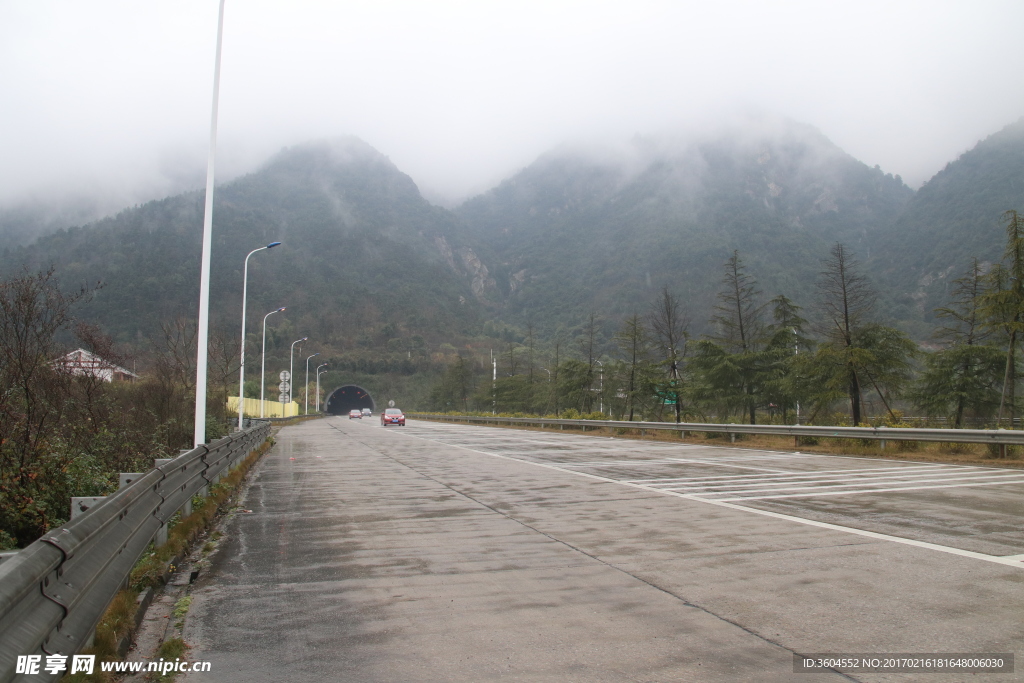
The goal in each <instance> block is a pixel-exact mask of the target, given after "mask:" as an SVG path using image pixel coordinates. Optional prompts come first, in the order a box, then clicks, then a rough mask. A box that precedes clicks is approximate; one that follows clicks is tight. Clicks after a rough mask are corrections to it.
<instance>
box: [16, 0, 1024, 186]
mask: <svg viewBox="0 0 1024 683" xmlns="http://www.w3.org/2000/svg"><path fill="white" fill-rule="evenodd" d="M216 14H217V0H201V1H200V0H174V1H173V2H170V1H165V0H122V1H114V0H0V206H2V205H11V204H12V203H14V202H18V201H21V200H22V199H24V198H25V197H28V196H31V195H33V194H35V195H39V194H41V193H48V192H50V191H52V190H60V191H64V192H95V193H99V194H105V195H108V196H116V197H125V198H127V199H131V200H133V201H139V200H142V199H147V198H152V197H156V196H162V195H164V194H167V193H169V192H176V191H179V190H180V189H182V188H183V187H200V186H202V184H203V182H204V173H205V157H206V150H207V141H208V135H209V132H208V129H209V116H210V101H211V91H212V79H213V56H214V45H215V38H216ZM1022 28H1024V2H1021V0H1006V1H1002V0H998V1H997V0H993V1H989V2H985V1H984V0H963V1H961V2H944V1H942V0H928V1H923V2H899V0H896V1H893V0H886V1H884V2H874V1H872V2H868V1H865V0H857V1H856V2H853V1H849V0H848V1H845V2H838V1H836V2H833V1H829V0H814V1H810V2H766V1H763V0H762V1H760V2H722V1H721V0H717V1H715V2H710V1H709V0H702V1H701V2H682V1H675V2H662V1H644V0H628V1H627V0H609V1H605V2H603V1H601V0H581V1H579V2H576V1H568V0H541V1H536V2H535V1H533V0H516V1H515V2H484V1H478V2H456V1H452V0H429V1H423V2H396V1H390V0H372V1H371V0H361V1H359V2H341V1H339V0H333V1H324V0H321V1H316V0H288V1H287V2H283V1H280V0H279V1H277V2H271V1H269V0H244V1H243V0H227V9H226V19H225V34H224V60H223V72H222V88H221V105H220V125H219V136H220V144H219V147H218V149H219V152H218V154H219V157H218V179H219V180H226V179H228V178H230V177H231V176H234V175H237V174H239V173H244V172H246V171H249V170H252V169H253V168H255V167H256V166H258V165H259V163H261V162H262V161H263V160H265V159H266V157H268V156H269V155H270V154H272V153H273V152H274V151H276V150H277V149H279V148H280V147H282V146H285V145H289V144H295V143H300V142H303V141H306V140H310V139H316V138H325V137H335V136H340V135H349V134H351V135H356V136H358V137H360V138H362V139H363V140H365V141H366V142H368V143H369V144H371V145H373V146H374V147H376V148H377V149H378V150H380V151H381V152H383V153H384V154H386V155H388V156H389V157H390V158H391V160H392V161H394V162H395V164H396V165H397V166H398V167H399V168H400V169H402V170H403V171H405V172H406V173H408V174H409V175H411V176H412V177H413V179H414V180H415V181H416V182H417V184H419V185H420V187H421V188H422V189H423V190H424V191H425V193H427V194H428V196H433V197H441V196H445V197H448V198H449V199H458V198H462V197H465V196H467V195H469V194H471V193H475V192H478V191H482V190H484V189H487V188H488V187H490V186H492V185H493V184H495V183H496V182H497V181H499V180H501V179H502V178H504V177H507V176H508V175H510V174H511V173H512V172H514V171H516V170H518V169H519V168H521V167H523V166H525V165H527V164H528V163H530V162H531V161H532V160H533V159H534V158H535V157H536V156H538V155H539V154H541V153H543V152H544V151H546V150H547V149H549V148H551V147H553V146H555V145H557V144H559V143H561V142H565V141H573V140H578V139H588V140H599V139H608V140H609V141H613V142H617V141H619V140H622V139H625V138H629V137H631V136H632V135H634V134H635V133H641V134H658V133H663V132H669V131H673V130H675V129H678V128H686V127H687V126H690V125H693V122H694V121H699V120H704V119H706V118H707V117H709V116H712V117H713V116H715V115H716V114H717V113H719V112H724V111H730V110H734V109H737V108H747V107H754V108H758V109H763V110H767V111H769V112H772V113H776V114H780V115H783V116H789V117H792V118H795V119H797V120H800V121H803V122H806V123H810V124H812V125H814V126H816V127H817V128H819V129H820V130H821V131H822V132H823V133H824V134H825V135H827V136H828V137H829V138H831V139H832V140H833V141H834V142H835V143H836V144H838V145H839V146H841V147H843V148H844V149H845V150H847V151H848V152H850V153H851V154H853V155H854V156H855V157H857V158H859V159H860V160H862V161H864V162H865V163H867V164H869V165H871V166H874V165H875V164H879V165H881V167H882V168H883V169H884V170H886V171H888V172H891V173H899V174H901V175H902V176H903V178H904V179H905V180H906V181H907V182H909V183H910V184H912V185H913V186H915V187H916V186H918V185H920V183H922V182H923V181H925V180H927V179H928V178H929V177H930V176H931V175H932V174H934V173H935V172H936V171H938V170H939V169H941V168H942V166H943V165H945V163H946V162H947V161H950V160H952V159H955V158H956V157H957V155H959V154H960V153H962V152H964V151H966V150H967V149H969V148H970V147H972V146H973V145H974V144H975V143H976V142H977V141H978V140H979V139H982V138H984V137H986V136H987V135H989V134H991V133H993V132H995V131H997V130H999V129H1000V128H1002V127H1003V126H1005V125H1007V124H1009V123H1011V122H1013V121H1015V120H1017V119H1018V118H1019V117H1021V116H1022V115H1024V87H1022V85H1024V83H1022V81H1024V50H1022V49H1021V47H1020V41H1021V38H1020V36H1021V29H1022Z"/></svg>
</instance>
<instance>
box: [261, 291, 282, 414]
mask: <svg viewBox="0 0 1024 683" xmlns="http://www.w3.org/2000/svg"><path fill="white" fill-rule="evenodd" d="M284 309H285V307H284V306H282V307H281V308H279V309H277V310H276V311H271V312H270V313H267V314H266V315H265V316H263V347H262V348H261V349H260V417H263V389H264V387H266V386H267V377H266V375H267V318H269V317H270V316H272V315H274V314H275V313H280V312H281V311H283V310H284Z"/></svg>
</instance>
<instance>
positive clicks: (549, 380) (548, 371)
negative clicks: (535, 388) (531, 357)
mask: <svg viewBox="0 0 1024 683" xmlns="http://www.w3.org/2000/svg"><path fill="white" fill-rule="evenodd" d="M541 370H543V371H544V372H546V373H548V384H551V371H550V370H548V369H547V368H541Z"/></svg>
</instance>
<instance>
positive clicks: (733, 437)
mask: <svg viewBox="0 0 1024 683" xmlns="http://www.w3.org/2000/svg"><path fill="white" fill-rule="evenodd" d="M729 443H736V432H729Z"/></svg>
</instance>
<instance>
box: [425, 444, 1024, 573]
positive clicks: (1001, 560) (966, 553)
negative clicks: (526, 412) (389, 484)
mask: <svg viewBox="0 0 1024 683" xmlns="http://www.w3.org/2000/svg"><path fill="white" fill-rule="evenodd" d="M406 434H407V436H409V437H410V438H413V439H420V440H421V441H430V442H431V443H436V444H442V445H444V446H448V447H449V448H461V449H462V450H465V451H469V452H471V453H479V454H481V455H488V456H491V457H492V458H501V459H502V460H511V461H513V462H518V463H522V464H525V465H533V466H535V467H543V468H545V469H550V470H555V471H556V472H563V473H565V474H572V475H575V476H577V477H586V478H588V479H596V480H598V481H604V482H608V483H611V484H620V485H622V486H629V487H632V488H635V489H640V490H641V491H650V492H652V493H658V494H661V495H664V496H675V497H676V498H683V499H685V500H692V501H695V502H698V503H704V504H706V505H717V506H718V507H723V508H728V509H730V510H737V511H739V512H747V513H752V514H755V515H761V516H762V517H772V518H774V519H781V520H785V521H787V522H796V523H797V524H804V525H807V526H813V527H818V528H819V529H829V530H831V531H840V532H843V533H847V534H854V535H856V536H864V537H866V538H874V539H877V540H879V541H889V542H891V543H900V544H902V545H909V546H913V547H915V548H924V549H926V550H935V551H938V552H940V553H948V554H950V555H959V556H960V557H969V558H971V559H974V560H982V561H984V562H992V563H994V564H1001V565H1004V566H1007V567H1015V568H1017V569H1024V561H1021V560H1013V559H1009V558H1007V557H1000V556H997V555H986V554H985V553H976V552H974V551H973V550H961V549H960V548H951V547H949V546H946V545H939V544H937V543H928V542H926V541H915V540H913V539H910V538H900V537H899V536H889V535H888V534H880V533H877V532H875V531H866V530H864V529H855V528H853V527H848V526H840V525H838V524H830V523H829V522H819V521H817V520H813V519H804V518H803V517H794V516H793V515H784V514H782V513H779V512H769V511H768V510H758V509H757V508H751V507H747V506H745V505H735V504H733V503H729V502H726V501H724V500H705V499H702V498H697V497H694V496H691V495H689V494H685V493H676V492H674V491H662V490H659V489H654V488H651V487H649V486H641V485H639V484H630V483H627V482H623V481H619V480H616V479H609V478H608V477H601V476H598V475H596V474H587V473H586V472H574V471H573V470H566V469H562V468H561V467H555V466H553V465H548V464H545V463H540V462H530V461H529V460H520V459H519V458H512V457H509V456H507V455H502V454H500V453H490V452H488V451H481V450H479V449H476V448H467V447H466V446H459V445H456V444H450V443H445V442H443V441H438V440H436V439H428V438H426V437H422V436H416V435H415V434H408V433H406ZM1012 557H1015V556H1010V558H1012Z"/></svg>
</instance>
